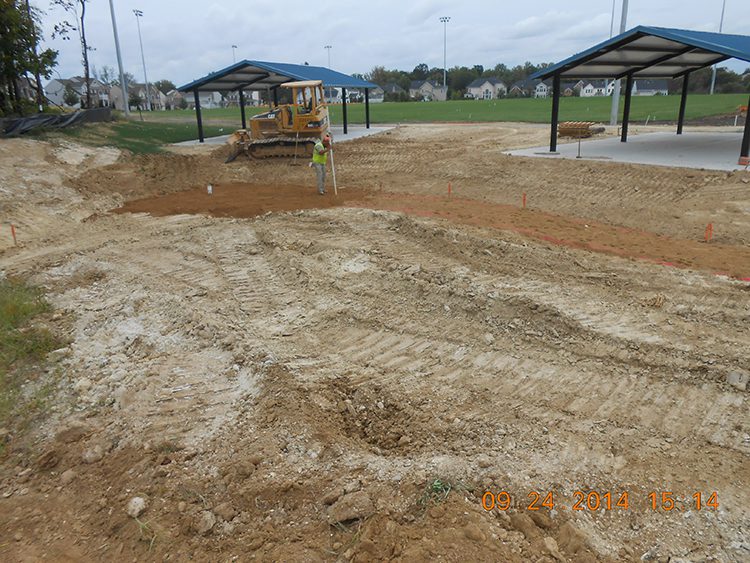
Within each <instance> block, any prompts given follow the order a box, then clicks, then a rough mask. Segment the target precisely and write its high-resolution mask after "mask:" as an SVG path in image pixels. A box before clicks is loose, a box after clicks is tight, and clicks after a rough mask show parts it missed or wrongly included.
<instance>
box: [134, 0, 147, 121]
mask: <svg viewBox="0 0 750 563" xmlns="http://www.w3.org/2000/svg"><path fill="white" fill-rule="evenodd" d="M133 13H134V14H135V21H136V23H137V24H138V41H139V42H140V44H141V62H142V63H143V80H145V81H146V109H147V110H148V111H151V88H149V85H148V75H147V74H146V58H145V57H144V56H143V39H141V18H142V17H143V12H141V11H140V10H133Z"/></svg>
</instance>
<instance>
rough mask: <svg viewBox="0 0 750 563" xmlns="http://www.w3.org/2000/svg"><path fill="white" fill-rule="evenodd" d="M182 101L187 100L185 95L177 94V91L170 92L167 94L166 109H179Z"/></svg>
mask: <svg viewBox="0 0 750 563" xmlns="http://www.w3.org/2000/svg"><path fill="white" fill-rule="evenodd" d="M183 100H187V97H186V96H185V94H183V93H182V92H179V91H178V90H170V91H169V92H167V100H166V108H167V109H181V108H182V101H183ZM186 107H187V106H186Z"/></svg>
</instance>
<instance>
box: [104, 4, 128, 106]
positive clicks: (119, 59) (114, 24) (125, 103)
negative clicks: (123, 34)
mask: <svg viewBox="0 0 750 563" xmlns="http://www.w3.org/2000/svg"><path fill="white" fill-rule="evenodd" d="M112 2H113V0H109V12H110V14H112V31H113V32H114V35H115V51H117V66H118V68H119V69H120V88H121V89H122V101H123V104H122V105H123V109H124V110H125V117H128V116H129V115H130V109H129V108H128V85H127V83H126V82H125V72H124V71H123V70H122V54H121V53H120V38H119V37H118V35H117V20H116V19H115V5H114V4H113V3H112Z"/></svg>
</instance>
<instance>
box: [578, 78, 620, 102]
mask: <svg viewBox="0 0 750 563" xmlns="http://www.w3.org/2000/svg"><path fill="white" fill-rule="evenodd" d="M613 90H614V83H613V82H611V83H609V84H608V83H607V81H606V80H594V81H592V82H586V83H585V84H584V86H583V88H581V93H580V95H581V97H582V98H592V97H594V96H608V95H611V94H612V91H613Z"/></svg>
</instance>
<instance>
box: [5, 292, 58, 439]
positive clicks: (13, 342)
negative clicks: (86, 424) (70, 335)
mask: <svg viewBox="0 0 750 563" xmlns="http://www.w3.org/2000/svg"><path fill="white" fill-rule="evenodd" d="M49 309H50V307H49V304H48V303H47V302H46V301H45V300H44V296H43V292H42V290H41V289H39V288H36V287H32V286H30V285H28V284H26V283H24V282H22V281H19V280H9V279H4V280H0V425H1V424H2V423H3V422H5V421H6V420H7V419H8V418H9V417H10V415H11V414H12V413H13V412H14V411H15V410H17V408H18V407H19V405H18V394H19V391H20V387H21V383H22V382H23V381H24V379H25V378H26V376H27V375H28V372H29V370H30V369H31V368H33V367H34V366H35V364H37V363H38V362H41V361H42V360H43V359H44V357H45V356H46V355H47V353H48V352H50V351H52V350H54V349H55V348H57V347H58V346H59V344H60V342H59V341H58V339H57V338H56V337H55V336H54V335H53V334H51V333H50V332H49V331H48V330H47V329H45V328H40V327H35V326H30V325H29V321H31V320H32V319H33V318H34V317H36V316H37V315H40V314H42V313H46V312H47V311H49ZM51 392H52V388H51V386H50V385H49V384H45V385H43V386H41V387H40V388H39V389H38V390H37V391H36V392H35V393H34V395H33V397H31V399H30V400H29V401H27V402H26V403H24V405H20V406H22V407H23V409H22V410H23V411H24V413H25V414H28V413H29V412H32V411H34V410H35V409H37V408H40V407H41V406H43V405H44V404H45V403H46V400H47V398H48V397H49V394H50V393H51Z"/></svg>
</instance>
